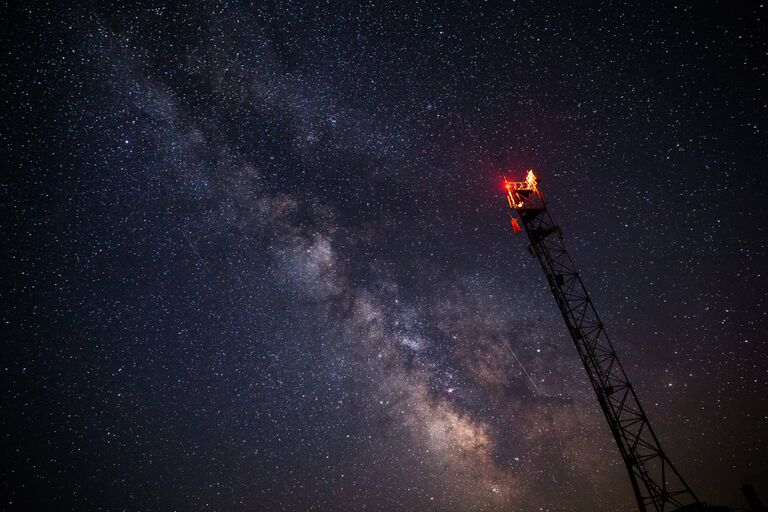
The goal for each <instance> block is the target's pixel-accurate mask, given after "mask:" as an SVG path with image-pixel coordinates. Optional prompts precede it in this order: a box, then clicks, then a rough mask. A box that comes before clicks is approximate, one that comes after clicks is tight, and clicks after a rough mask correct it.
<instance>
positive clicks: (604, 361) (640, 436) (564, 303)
mask: <svg viewBox="0 0 768 512" xmlns="http://www.w3.org/2000/svg"><path fill="white" fill-rule="evenodd" d="M504 181H505V188H506V193H507V200H508V202H509V206H510V208H511V209H512V210H513V211H514V213H516V214H517V216H518V218H519V222H518V219H517V218H515V217H514V216H513V217H512V226H513V231H517V230H519V225H520V224H522V226H523V229H525V232H526V234H527V235H528V240H529V241H530V247H529V249H530V251H531V253H532V254H533V255H534V256H535V257H536V258H537V259H538V260H539V263H540V264H541V268H542V269H543V270H544V274H545V275H546V277H547V282H548V283H549V287H550V289H551V290H552V294H553V295H554V297H555V301H556V302H557V305H558V307H559V308H560V312H561V313H562V315H563V319H564V320H565V325H566V327H567V328H568V332H569V333H570V335H571V338H572V340H573V343H574V345H575V346H576V351H577V352H578V354H579V357H580V358H581V362H582V363H583V364H584V369H585V370H586V371H587V375H588V376H589V381H590V383H591V384H592V387H593V388H594V391H595V395H596V396H597V401H598V402H599V403H600V408H601V409H602V411H603V414H604V415H605V418H606V420H607V421H608V425H609V427H610V429H611V433H612V434H613V437H614V438H615V440H616V444H617V445H618V448H619V453H620V454H621V458H622V459H623V460H624V464H625V465H626V467H627V470H628V472H629V479H630V481H631V483H632V488H633V490H634V493H635V497H636V499H637V503H638V506H639V508H640V510H641V512H646V511H657V512H668V511H672V510H680V509H682V508H684V509H685V510H698V509H700V508H702V507H703V504H702V503H701V502H699V500H698V498H697V497H696V495H695V494H694V493H693V491H692V490H691V488H690V487H689V486H688V484H686V483H685V480H683V477H682V476H681V475H680V473H679V472H678V471H677V469H675V467H674V466H673V465H672V462H671V461H670V460H669V458H668V457H667V455H666V453H665V452H664V450H662V448H661V445H660V444H659V440H658V438H657V437H656V434H655V433H654V431H653V429H652V428H651V424H650V423H649V422H648V417H647V416H646V414H645V411H644V410H643V408H642V406H641V405H640V401H639V400H638V398H637V394H636V393H635V389H634V388H633V387H632V384H631V383H630V382H629V379H628V378H627V375H626V373H625V372H624V368H623V367H622V365H621V362H620V361H619V357H618V356H617V355H616V351H615V350H614V348H613V345H612V344H611V342H610V340H609V339H608V335H607V334H606V332H605V328H604V326H603V323H602V322H601V321H600V317H599V316H598V315H597V311H596V310H595V306H594V305H593V303H592V299H590V297H589V293H587V289H586V288H585V287H584V283H583V282H582V280H581V275H580V274H579V272H578V271H577V270H576V266H575V265H574V263H573V260H572V259H571V257H570V255H569V254H568V252H567V250H566V248H565V244H564V242H563V236H562V233H561V231H560V228H559V227H558V226H557V225H556V224H555V222H554V221H553V219H552V216H551V215H550V213H549V211H548V210H547V204H546V203H545V201H544V198H543V196H542V195H541V192H540V191H539V188H538V182H537V179H536V176H535V175H534V173H533V171H528V175H527V177H526V180H525V181H522V182H512V181H507V180H506V178H505V180H504ZM516 227H517V229H516Z"/></svg>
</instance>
